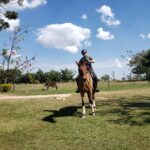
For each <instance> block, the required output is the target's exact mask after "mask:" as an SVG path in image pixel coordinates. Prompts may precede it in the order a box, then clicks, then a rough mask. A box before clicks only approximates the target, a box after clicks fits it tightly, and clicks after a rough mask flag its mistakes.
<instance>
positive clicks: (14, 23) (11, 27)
mask: <svg viewBox="0 0 150 150" xmlns="http://www.w3.org/2000/svg"><path fill="white" fill-rule="evenodd" d="M0 18H1V19H3V20H4V21H5V22H8V23H9V28H8V29H7V31H14V30H15V28H17V27H19V26H20V19H15V20H14V19H11V20H9V19H8V18H6V17H5V16H4V15H3V14H1V15H0Z"/></svg>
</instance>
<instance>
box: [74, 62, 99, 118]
mask: <svg viewBox="0 0 150 150" xmlns="http://www.w3.org/2000/svg"><path fill="white" fill-rule="evenodd" d="M76 64H77V65H78V72H79V82H78V88H79V91H80V95H81V100H82V118H85V103H84V94H85V93H87V95H88V99H89V103H90V106H91V108H92V115H93V116H95V110H96V106H95V96H94V95H95V92H94V90H93V79H92V77H91V74H90V72H89V68H88V65H87V62H86V61H85V62H82V63H78V62H76Z"/></svg>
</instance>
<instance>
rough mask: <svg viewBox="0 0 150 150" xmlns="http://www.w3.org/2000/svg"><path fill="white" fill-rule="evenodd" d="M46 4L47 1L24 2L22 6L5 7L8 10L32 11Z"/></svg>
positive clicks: (25, 0) (32, 0)
mask: <svg viewBox="0 0 150 150" xmlns="http://www.w3.org/2000/svg"><path fill="white" fill-rule="evenodd" d="M45 4H47V0H24V2H23V6H19V5H18V4H17V3H16V4H7V5H6V6H5V7H6V9H9V10H23V9H27V8H28V9H32V8H36V7H38V6H40V5H45Z"/></svg>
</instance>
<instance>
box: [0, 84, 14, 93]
mask: <svg viewBox="0 0 150 150" xmlns="http://www.w3.org/2000/svg"><path fill="white" fill-rule="evenodd" d="M12 89H13V85H12V84H0V91H1V92H9V91H11V90H12Z"/></svg>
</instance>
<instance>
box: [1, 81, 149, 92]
mask: <svg viewBox="0 0 150 150" xmlns="http://www.w3.org/2000/svg"><path fill="white" fill-rule="evenodd" d="M57 85H58V90H56V89H54V88H50V89H49V90H47V89H46V87H45V86H44V84H18V85H17V84H16V86H15V87H16V90H15V92H9V93H0V94H6V95H47V94H64V93H75V91H76V88H77V85H76V82H68V83H57ZM98 87H99V89H100V90H101V91H108V92H109V91H118V90H126V89H139V88H142V89H146V88H150V85H148V83H147V82H146V81H143V82H141V81H138V82H116V81H111V82H110V86H109V87H108V83H107V82H104V81H99V84H98Z"/></svg>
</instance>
